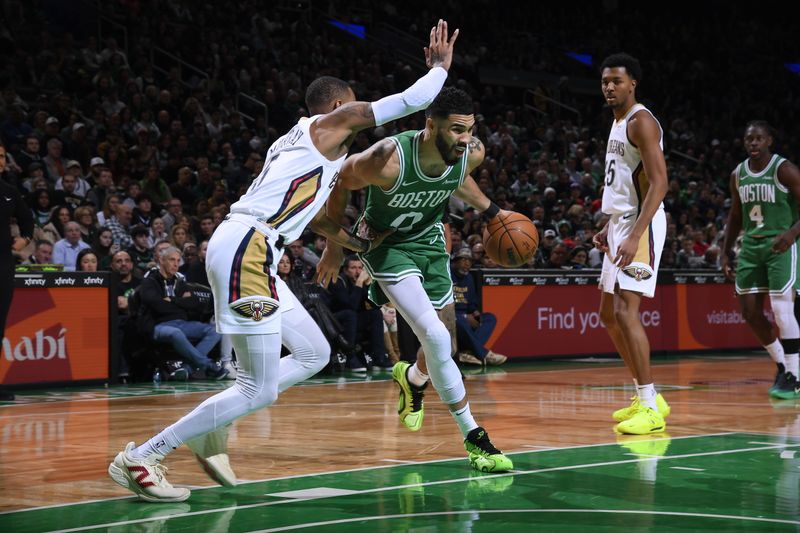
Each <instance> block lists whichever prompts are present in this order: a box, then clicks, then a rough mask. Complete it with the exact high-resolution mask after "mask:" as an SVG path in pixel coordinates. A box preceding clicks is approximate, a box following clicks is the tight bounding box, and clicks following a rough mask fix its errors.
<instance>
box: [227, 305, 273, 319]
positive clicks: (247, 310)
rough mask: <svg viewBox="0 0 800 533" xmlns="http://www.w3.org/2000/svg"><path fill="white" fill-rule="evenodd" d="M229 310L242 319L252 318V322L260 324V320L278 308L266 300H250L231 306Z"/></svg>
mask: <svg viewBox="0 0 800 533" xmlns="http://www.w3.org/2000/svg"><path fill="white" fill-rule="evenodd" d="M231 309H233V310H234V311H236V312H237V313H239V314H240V315H242V316H243V317H247V318H252V319H253V321H254V322H260V321H261V319H262V318H264V317H267V316H270V315H271V314H272V313H274V312H275V311H276V310H277V309H278V306H277V304H274V303H272V302H268V301H266V300H250V301H247V302H241V303H238V304H235V305H232V306H231Z"/></svg>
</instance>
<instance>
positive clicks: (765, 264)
mask: <svg viewBox="0 0 800 533" xmlns="http://www.w3.org/2000/svg"><path fill="white" fill-rule="evenodd" d="M772 241H773V239H772V238H771V237H764V238H762V239H753V238H752V237H745V238H744V240H743V241H742V249H741V251H740V252H739V262H738V264H737V265H736V294H753V293H757V292H768V293H771V294H781V293H783V292H784V291H786V290H788V289H792V288H797V279H798V278H797V243H795V244H793V245H792V247H791V248H789V249H788V250H786V251H785V252H783V253H782V254H776V253H775V252H773V251H772Z"/></svg>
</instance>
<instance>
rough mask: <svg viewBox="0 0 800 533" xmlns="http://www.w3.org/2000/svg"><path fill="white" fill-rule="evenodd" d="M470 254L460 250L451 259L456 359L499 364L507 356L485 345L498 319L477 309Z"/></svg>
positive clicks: (475, 363)
mask: <svg viewBox="0 0 800 533" xmlns="http://www.w3.org/2000/svg"><path fill="white" fill-rule="evenodd" d="M471 268H472V253H471V252H470V251H469V250H459V252H458V253H457V254H456V257H455V259H454V261H453V269H452V277H453V298H454V300H455V312H456V340H457V344H458V360H459V361H460V362H462V363H466V364H471V365H502V364H503V363H505V362H506V360H507V359H508V357H506V356H505V355H500V354H499V353H495V352H493V351H491V350H489V349H487V348H486V341H488V340H489V337H491V336H492V332H493V331H494V328H495V326H496V325H497V318H495V316H494V315H493V314H491V313H481V312H480V310H479V309H478V291H477V290H476V289H475V279H474V278H473V277H472V274H470V269H471Z"/></svg>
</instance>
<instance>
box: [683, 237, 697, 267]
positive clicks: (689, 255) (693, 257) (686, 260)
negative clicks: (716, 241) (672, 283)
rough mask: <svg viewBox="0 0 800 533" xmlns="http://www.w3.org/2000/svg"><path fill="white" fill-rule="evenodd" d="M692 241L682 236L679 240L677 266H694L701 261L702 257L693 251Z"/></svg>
mask: <svg viewBox="0 0 800 533" xmlns="http://www.w3.org/2000/svg"><path fill="white" fill-rule="evenodd" d="M694 244H695V243H694V241H693V240H692V239H689V238H686V237H684V238H683V240H681V249H680V250H678V261H677V268H680V269H687V268H696V267H698V266H699V265H700V263H702V261H703V258H702V257H698V256H697V254H695V253H694Z"/></svg>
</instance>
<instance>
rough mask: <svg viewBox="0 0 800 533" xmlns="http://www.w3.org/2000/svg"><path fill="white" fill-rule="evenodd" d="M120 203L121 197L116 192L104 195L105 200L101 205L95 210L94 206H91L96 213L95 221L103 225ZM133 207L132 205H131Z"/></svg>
mask: <svg viewBox="0 0 800 533" xmlns="http://www.w3.org/2000/svg"><path fill="white" fill-rule="evenodd" d="M121 203H122V197H121V196H120V195H118V194H109V195H108V196H106V199H105V202H104V203H103V207H102V208H101V209H100V210H99V211H97V208H96V207H92V209H94V210H95V212H96V213H97V223H98V224H99V225H100V226H105V225H106V224H107V223H108V222H109V221H110V220H111V217H113V216H114V214H115V213H116V212H117V207H119V204H121ZM131 209H133V207H131Z"/></svg>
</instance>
